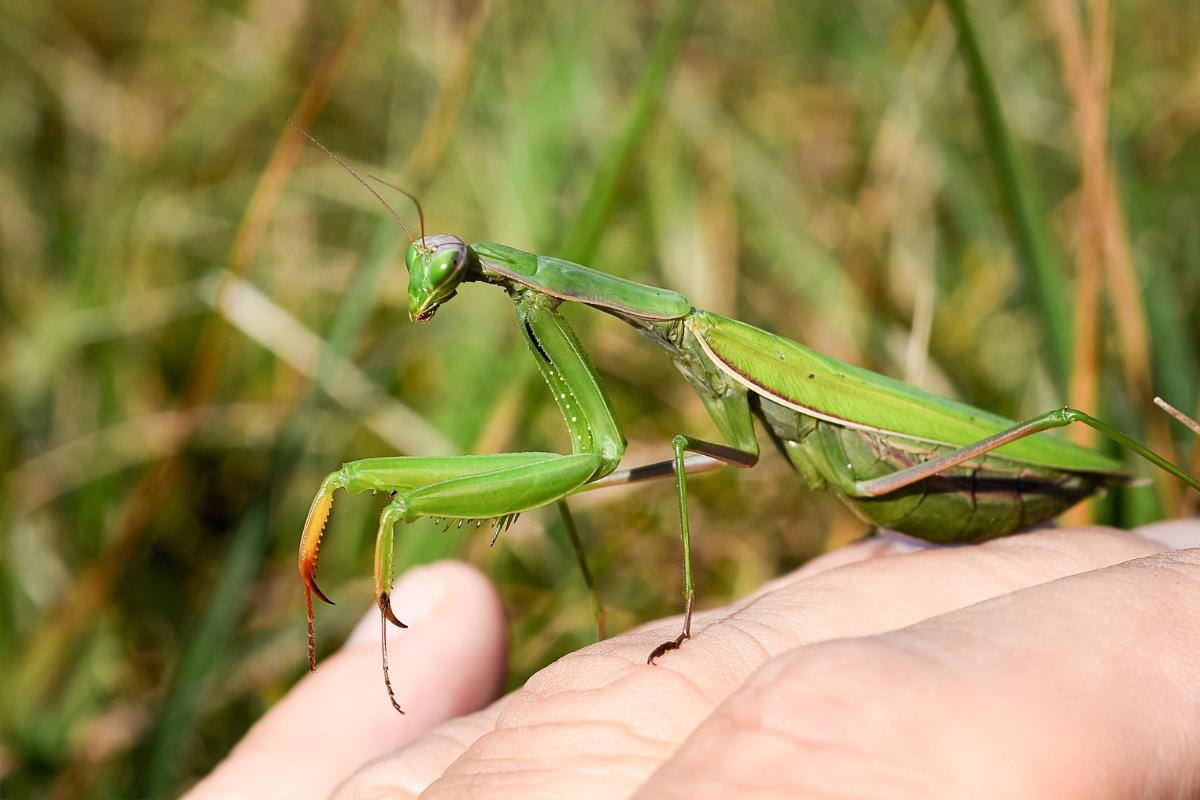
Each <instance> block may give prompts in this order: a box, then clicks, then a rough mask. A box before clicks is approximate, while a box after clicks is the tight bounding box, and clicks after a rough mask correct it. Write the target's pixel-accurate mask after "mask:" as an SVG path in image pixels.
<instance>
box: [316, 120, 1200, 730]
mask: <svg viewBox="0 0 1200 800" xmlns="http://www.w3.org/2000/svg"><path fill="white" fill-rule="evenodd" d="M294 124H295V123H293V125H294ZM295 127H296V128H297V129H298V130H299V131H300V132H301V133H303V134H304V135H305V136H307V137H308V138H309V139H310V140H311V141H312V142H313V143H314V144H316V145H317V146H318V147H320V148H321V149H322V150H324V151H325V152H326V153H327V154H328V155H329V156H330V157H332V158H333V159H334V160H335V161H337V162H338V163H339V164H340V165H341V166H342V167H344V168H345V169H346V170H347V171H348V172H349V173H350V174H351V175H352V176H354V178H355V179H356V180H358V182H359V183H361V184H362V185H363V186H365V187H366V188H367V189H368V191H370V192H371V193H372V194H373V195H374V196H375V197H376V199H378V200H379V201H380V202H381V203H383V205H384V207H386V208H387V210H388V211H389V212H390V213H391V214H392V216H393V217H395V219H396V220H397V222H399V223H400V225H401V226H402V227H403V228H404V230H405V232H406V233H407V234H408V237H409V241H410V246H409V247H408V250H407V252H406V253H405V264H406V266H407V268H408V274H409V283H408V316H409V318H410V319H412V320H414V321H416V322H428V321H429V320H431V319H433V317H434V315H435V314H436V313H437V310H438V309H439V308H440V307H441V306H442V305H443V304H444V303H447V302H449V301H450V300H451V299H452V298H453V297H454V296H455V294H456V293H457V292H458V289H459V287H460V286H462V285H463V284H466V283H483V284H486V285H490V286H495V287H498V288H500V289H502V290H504V291H505V292H506V293H507V294H508V296H509V297H510V298H511V300H512V302H513V305H514V306H515V308H516V317H517V325H518V328H519V330H520V332H521V334H522V336H523V337H524V339H525V342H526V344H527V345H528V348H529V352H530V355H531V357H532V358H533V360H534V361H535V362H536V363H537V366H538V369H539V370H540V371H541V373H542V376H543V378H545V380H546V383H547V384H548V386H549V388H550V392H551V394H552V395H553V397H554V400H555V402H556V403H557V404H558V408H559V411H560V412H561V413H562V418H563V421H564V422H565V423H566V427H567V431H568V432H569V434H570V439H571V452H570V453H544V452H521V453H495V454H488V455H464V456H444V457H422V456H396V457H387V458H368V459H363V460H361V461H352V462H350V463H347V464H344V465H343V466H342V467H341V469H338V470H336V471H335V472H333V473H331V474H329V475H328V476H327V477H326V478H325V480H324V481H323V482H322V483H321V487H320V489H319V490H318V491H317V494H316V497H315V498H314V499H313V502H312V506H311V508H310V509H309V512H308V518H307V520H306V521H305V523H304V532H303V534H302V536H301V540H300V555H299V567H300V574H301V576H303V579H304V587H305V599H306V604H307V610H308V656H309V666H310V668H312V669H315V648H314V639H313V617H314V612H313V599H312V598H313V595H314V594H315V595H316V596H317V597H319V598H320V599H321V600H324V601H325V602H332V601H330V600H329V598H328V597H326V596H325V593H324V592H322V591H321V589H320V588H319V587H318V586H317V582H316V568H317V551H318V548H319V546H320V542H321V536H322V534H323V531H324V528H325V522H326V520H327V519H328V517H329V512H330V509H331V507H332V504H333V496H334V493H335V492H336V491H338V490H339V489H341V490H346V491H350V492H365V491H383V492H387V493H389V494H390V495H391V501H390V502H389V503H388V504H387V506H386V508H384V510H383V513H382V514H381V516H380V519H379V531H378V535H377V538H376V542H375V598H376V603H377V604H378V606H379V611H380V625H381V628H382V629H383V634H384V637H383V645H382V647H383V675H384V683H385V686H386V688H387V693H388V697H389V699H390V700H391V703H392V705H393V706H394V707H395V708H396V710H397V711H401V708H400V705H399V703H398V702H397V700H396V697H395V693H394V691H393V689H392V685H391V680H390V678H389V676H388V672H387V640H386V628H387V622H388V621H391V622H392V623H393V624H394V625H396V626H398V627H401V628H403V627H406V626H405V625H404V623H402V622H401V621H400V620H399V618H397V616H396V614H395V613H394V612H393V610H392V606H391V602H390V599H389V595H390V591H391V577H392V568H393V556H392V547H393V536H394V528H395V525H396V523H398V522H413V521H415V520H417V519H418V518H421V517H433V518H435V519H444V520H446V521H447V522H449V521H451V520H456V521H458V523H459V524H460V525H461V524H462V523H463V522H464V521H466V522H471V523H474V524H476V525H477V526H478V525H480V524H482V523H483V522H485V521H491V523H492V524H493V525H494V527H495V529H496V535H499V533H500V531H502V530H504V529H505V528H506V527H507V526H509V525H511V524H512V521H513V520H514V519H515V518H516V516H517V515H519V514H521V513H522V512H525V511H529V510H532V509H535V508H540V507H542V506H547V505H550V504H556V505H557V506H558V509H559V511H560V513H561V514H562V515H563V517H564V522H565V523H566V525H567V529H568V531H569V532H571V533H572V534H573V533H574V524H573V521H572V520H571V518H570V513H569V510H568V509H567V505H566V502H565V501H566V499H567V498H568V497H570V496H572V495H574V494H578V493H579V492H583V491H588V490H591V489H598V488H602V487H606V486H614V485H618V484H626V483H634V482H638V481H645V480H652V479H656V478H673V479H674V480H675V484H676V488H677V491H678V500H679V528H680V538H681V540H682V545H683V597H684V618H683V626H682V630H681V631H680V632H679V635H678V636H676V637H675V638H674V639H672V640H670V641H667V642H664V643H662V644H661V645H659V646H658V647H656V648H655V649H654V650H653V651H652V652H651V653H650V655H649V657H648V659H647V661H648V662H650V663H653V662H654V661H655V659H657V658H659V657H660V656H662V655H663V654H664V653H667V652H668V651H670V650H673V649H676V648H678V647H679V646H680V645H681V644H682V643H683V642H684V641H685V640H686V639H688V638H690V636H691V620H692V605H693V601H694V598H695V587H694V585H693V582H692V556H691V531H690V528H689V524H688V503H687V486H688V483H687V478H688V476H690V475H695V474H698V473H702V472H708V471H711V470H714V469H719V468H721V467H724V466H731V467H737V468H740V469H746V468H749V467H753V466H754V465H755V463H757V461H758V458H759V445H758V439H757V437H756V435H755V428H754V418H755V417H757V418H758V420H759V422H760V423H761V424H762V426H763V428H764V429H765V430H766V432H767V435H768V436H769V438H770V439H771V441H772V442H773V443H774V445H775V446H776V448H777V449H778V450H779V451H780V452H781V453H782V455H783V456H784V457H785V458H786V459H787V460H788V461H789V462H790V463H791V464H792V466H793V467H794V468H795V470H796V472H797V473H799V475H800V477H801V478H802V480H803V481H804V483H805V484H806V485H807V486H808V487H809V488H810V489H812V490H813V491H831V492H833V493H835V494H836V495H837V496H838V497H839V498H841V499H842V500H843V501H844V502H845V503H846V504H847V505H848V506H849V507H850V509H851V510H852V511H853V512H854V513H855V514H857V515H858V516H859V517H860V518H861V519H863V520H864V521H865V522H868V523H870V524H873V525H876V526H879V527H883V528H888V529H890V530H894V531H898V532H901V533H905V534H908V535H910V536H915V537H918V538H920V539H925V540H928V541H931V542H978V541H983V540H985V539H990V538H994V537H997V536H1004V535H1006V534H1010V533H1014V532H1016V531H1020V530H1023V529H1026V528H1029V527H1032V526H1035V525H1038V524H1040V523H1042V522H1045V521H1047V520H1049V519H1052V518H1053V517H1055V516H1057V515H1058V514H1060V513H1062V512H1063V511H1065V510H1066V509H1067V508H1070V507H1071V506H1073V505H1074V504H1076V503H1077V502H1079V501H1080V500H1083V499H1084V498H1086V497H1088V496H1090V495H1092V494H1094V493H1096V492H1097V491H1098V490H1100V489H1102V488H1104V487H1105V486H1108V485H1114V484H1118V483H1121V482H1123V481H1125V480H1127V479H1128V475H1127V474H1126V473H1125V472H1124V471H1123V470H1122V466H1121V463H1120V462H1118V461H1116V460H1114V459H1112V458H1110V457H1109V456H1107V455H1105V454H1103V453H1101V452H1099V451H1096V450H1091V449H1087V448H1084V447H1080V446H1077V445H1074V444H1071V443H1069V442H1067V441H1065V440H1062V439H1058V438H1052V437H1046V436H1040V435H1037V434H1040V433H1042V432H1043V431H1047V430H1049V429H1051V428H1061V427H1065V426H1067V425H1070V424H1072V423H1075V422H1079V423H1083V424H1084V425H1088V426H1090V427H1092V428H1094V429H1095V430H1097V431H1099V432H1100V433H1101V434H1103V435H1104V436H1107V437H1109V438H1110V439H1112V440H1114V441H1116V442H1118V443H1119V444H1121V445H1123V446H1125V447H1127V448H1128V449H1130V450H1132V451H1133V452H1135V453H1137V454H1138V455H1140V456H1142V457H1143V458H1145V459H1147V460H1148V461H1150V462H1151V463H1153V464H1155V465H1156V466H1158V467H1160V468H1161V469H1163V470H1165V471H1167V472H1168V473H1170V474H1171V475H1173V476H1175V477H1176V478H1178V479H1179V480H1181V481H1183V482H1184V483H1186V484H1187V485H1188V486H1191V487H1192V488H1193V489H1197V490H1200V481H1197V480H1196V478H1194V477H1192V476H1190V475H1188V474H1186V473H1185V472H1183V471H1182V470H1181V469H1179V468H1178V467H1176V466H1175V465H1173V464H1171V463H1170V462H1169V461H1167V460H1166V459H1164V458H1162V457H1161V456H1159V455H1158V454H1157V453H1155V452H1153V451H1151V450H1150V449H1148V448H1147V447H1145V446H1144V445H1142V444H1141V443H1139V442H1137V441H1135V440H1133V439H1131V438H1129V437H1128V436H1126V435H1125V434H1123V433H1121V432H1120V431H1118V430H1115V429H1114V428H1112V427H1111V426H1109V425H1107V424H1106V423H1104V422H1102V421H1101V420H1098V419H1096V418H1094V417H1092V416H1090V415H1088V414H1086V413H1084V412H1082V411H1079V410H1077V409H1074V408H1069V407H1065V408H1058V409H1055V410H1053V411H1048V412H1046V413H1044V414H1040V415H1038V416H1036V417H1033V418H1032V419H1029V420H1026V421H1024V422H1021V423H1016V422H1013V421H1011V420H1008V419H1004V418H1003V417H999V416H996V415H994V414H991V413H988V412H986V411H982V410H980V409H978V408H974V407H972V406H969V405H967V404H965V403H960V402H957V401H954V400H950V399H947V398H944V397H940V396H937V395H934V394H931V393H929V392H926V391H924V390H922V389H918V388H916V387H914V386H911V385H908V384H906V383H903V382H901V381H898V380H895V379H893V378H889V377H886V376H883V375H879V374H877V373H874V372H870V371H868V370H865V369H861V368H859V367H855V366H853V365H850V364H846V363H843V362H841V361H838V360H836V359H833V358H830V357H829V356H825V355H822V354H820V353H818V352H815V351H813V350H811V349H809V348H807V347H804V346H803V345H800V344H797V343H796V342H792V341H789V340H788V339H785V338H782V337H780V336H776V335H774V334H771V333H768V332H767V331H764V330H761V329H759V328H755V327H753V326H751V325H748V324H746V323H744V322H739V321H737V320H734V319H729V318H727V317H723V316H720V315H718V314H714V313H712V312H709V311H704V310H702V309H698V308H694V307H693V306H692V304H691V303H690V302H689V301H688V299H687V298H686V297H684V296H683V295H681V294H678V293H676V292H673V291H669V290H667V289H659V288H656V287H653V286H647V285H644V284H640V283H635V282H633V281H629V280H625V279H623V278H618V277H615V276H612V275H608V274H605V273H603V272H599V271H597V270H593V269H589V268H587V267H584V266H581V265H579V264H574V263H571V262H568V261H563V260H560V259H557V258H551V257H549V256H542V255H535V254H533V253H528V252H525V251H522V250H517V249H515V248H512V247H507V246H505V245H501V244H494V243H486V242H484V243H476V244H467V243H466V242H464V241H463V240H462V239H460V238H459V237H457V236H452V235H449V234H437V235H431V236H426V235H424V221H423V214H422V227H421V236H420V237H419V238H414V237H413V235H412V233H411V232H410V231H409V229H408V226H407V225H405V224H404V222H403V220H402V219H401V218H400V217H399V215H397V214H396V212H395V211H393V210H392V208H391V207H390V206H388V204H387V202H386V201H384V200H383V198H382V197H380V196H379V194H378V193H377V192H376V191H375V190H374V189H373V188H371V187H370V185H369V184H367V183H366V181H365V180H363V179H362V178H361V177H360V176H359V175H358V174H357V173H356V172H355V171H354V170H353V169H351V168H350V167H349V166H348V165H347V164H346V163H345V162H344V161H343V160H342V159H340V158H338V157H337V156H336V155H334V154H333V153H332V152H330V151H329V150H328V149H327V148H325V147H324V145H322V144H321V143H320V142H318V141H317V140H316V139H314V138H313V137H312V136H311V135H310V134H309V133H308V132H307V131H305V130H303V129H302V128H300V127H299V126H295ZM401 191H402V190H401ZM410 197H411V195H410ZM413 199H414V202H415V198H413ZM419 208H420V206H419V204H418V210H419ZM563 303H582V304H584V305H587V306H590V307H592V308H595V309H598V310H600V311H603V312H605V313H608V314H611V315H613V316H615V317H617V318H618V319H620V320H622V321H624V322H626V323H628V324H629V325H630V326H632V327H633V328H635V329H636V330H637V331H639V332H640V333H642V334H644V335H645V337H646V338H648V339H649V340H650V341H652V342H654V343H655V344H656V345H658V346H659V347H661V348H662V349H663V350H664V351H665V352H666V354H667V355H668V357H669V358H670V359H671V360H672V361H673V362H674V364H675V366H676V367H678V369H679V371H680V372H681V373H682V374H683V377H684V378H685V379H686V380H687V381H688V383H690V384H691V386H692V388H693V389H694V390H695V391H696V393H697V394H698V395H699V397H700V399H701V400H702V401H703V403H704V406H705V408H706V409H707V411H708V414H709V416H710V417H711V418H712V421H713V423H714V424H715V426H716V428H717V430H718V431H719V432H720V434H721V437H722V438H723V439H724V443H716V442H709V441H705V440H703V439H700V438H697V437H695V436H690V435H687V434H680V435H678V436H676V437H674V439H673V440H672V441H671V448H672V450H673V456H672V457H671V458H669V459H666V460H663V461H660V462H657V463H653V464H647V465H642V466H636V467H632V468H629V467H623V465H622V457H623V455H624V453H625V445H626V442H625V437H624V436H623V435H622V432H621V427H620V424H619V423H618V422H617V419H616V416H615V414H614V413H613V408H612V404H611V403H610V401H609V398H608V395H607V394H606V393H605V391H604V386H603V384H602V383H601V381H600V377H599V375H598V374H597V373H596V369H595V367H594V366H593V365H592V362H591V360H590V359H589V358H588V356H587V353H586V352H585V351H584V349H583V346H582V345H581V344H580V342H579V340H578V339H577V338H576V336H575V333H574V332H573V331H572V329H571V327H570V326H569V325H568V324H567V321H566V320H565V319H564V318H563V316H562V315H561V314H560V313H559V311H558V307H559V306H560V305H562V304H563ZM571 539H572V543H573V544H574V545H575V548H576V555H577V557H578V560H579V562H580V565H581V567H582V569H583V572H584V577H585V579H586V580H587V582H588V584H589V587H590V586H591V579H590V575H589V573H588V570H587V562H586V560H585V558H584V555H583V552H582V548H581V546H580V545H579V541H578V537H577V536H575V535H572V536H571ZM593 599H594V598H593ZM597 622H598V623H600V624H601V625H602V617H601V612H600V610H599V605H598V603H597ZM401 713H403V711H401Z"/></svg>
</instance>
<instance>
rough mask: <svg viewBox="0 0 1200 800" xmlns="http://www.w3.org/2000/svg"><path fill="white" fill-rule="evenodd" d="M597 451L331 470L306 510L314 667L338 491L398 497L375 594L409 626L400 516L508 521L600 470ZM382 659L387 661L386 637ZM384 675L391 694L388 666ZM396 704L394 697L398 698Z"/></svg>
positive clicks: (404, 461)
mask: <svg viewBox="0 0 1200 800" xmlns="http://www.w3.org/2000/svg"><path fill="white" fill-rule="evenodd" d="M599 464H600V457H599V456H597V455H595V454H592V453H574V454H571V455H558V454H555V453H500V454H495V455H477V456H443V457H434V458H425V457H419V456H411V457H410V456H397V457H394V458H372V459H365V460H363V461H354V462H351V463H349V464H346V465H345V466H343V467H342V468H341V469H340V470H338V471H337V472H335V473H333V474H331V475H330V476H328V477H327V478H326V479H325V481H324V482H323V483H322V484H321V489H320V491H318V493H317V496H316V498H315V499H314V500H313V504H312V508H311V510H310V511H309V516H308V521H307V522H306V523H305V526H304V535H303V536H302V537H301V541H300V556H299V567H300V574H301V575H303V576H304V584H305V600H306V603H307V608H308V636H309V640H308V642H309V644H308V651H309V668H310V669H312V668H315V665H316V647H315V643H314V635H313V618H314V612H313V603H312V595H313V594H315V595H316V596H317V597H319V598H321V599H322V600H324V601H325V602H327V603H331V602H332V601H331V600H329V598H328V597H326V595H325V593H324V592H322V591H321V589H320V588H319V587H318V586H317V582H316V570H317V555H318V551H319V549H320V543H321V535H322V531H323V529H324V527H325V522H326V520H327V518H328V516H329V511H330V508H331V507H332V504H333V494H334V492H335V491H337V490H338V489H346V490H347V491H351V492H364V491H385V492H390V493H392V494H393V495H394V496H393V498H392V500H391V502H390V503H388V505H387V507H386V508H384V510H383V513H382V514H381V515H380V518H379V532H378V535H377V537H376V541H375V600H376V603H377V604H378V606H379V611H380V615H381V617H382V618H383V619H386V620H391V622H392V623H393V624H395V625H397V626H399V627H401V628H403V627H405V625H404V623H403V622H401V621H400V620H399V619H398V618H397V616H396V614H395V613H394V612H393V611H392V606H391V580H392V567H393V565H392V553H393V535H394V528H395V525H396V523H397V522H402V521H403V522H412V521H414V520H416V519H418V518H420V517H445V518H447V519H470V520H477V521H482V520H485V519H506V518H511V517H512V516H513V515H515V514H519V513H521V512H523V511H528V510H530V509H533V508H539V507H541V506H544V505H546V504H548V503H552V502H554V501H555V500H559V499H561V498H563V497H565V496H566V495H568V494H570V493H572V492H573V491H575V490H576V489H578V488H579V487H580V486H582V485H583V484H584V483H585V482H586V481H587V480H588V479H589V478H590V477H591V476H592V475H593V474H594V473H595V471H596V469H597V468H598V466H599ZM382 646H383V648H384V649H383V657H384V660H385V661H386V659H387V643H386V639H385V640H384V642H383V644H382ZM384 681H385V683H386V684H387V688H388V695H389V697H391V696H392V690H391V683H390V681H389V680H388V676H387V670H386V668H385V670H384ZM393 704H394V705H397V708H399V706H398V704H396V703H395V699H394V698H393Z"/></svg>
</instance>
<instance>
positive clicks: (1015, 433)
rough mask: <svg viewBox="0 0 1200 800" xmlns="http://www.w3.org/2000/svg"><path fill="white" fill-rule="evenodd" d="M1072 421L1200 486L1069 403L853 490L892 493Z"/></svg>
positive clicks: (879, 494)
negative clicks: (1071, 406)
mask: <svg viewBox="0 0 1200 800" xmlns="http://www.w3.org/2000/svg"><path fill="white" fill-rule="evenodd" d="M1072 422H1082V423H1083V424H1084V425H1087V426H1089V427H1091V428H1094V429H1095V430H1097V431H1099V432H1100V433H1102V434H1104V435H1105V436H1107V437H1108V438H1109V439H1112V440H1113V441H1114V442H1117V443H1118V444H1121V445H1124V446H1125V447H1128V448H1129V449H1130V450H1132V451H1133V452H1135V453H1137V454H1138V455H1139V456H1141V457H1142V458H1144V459H1146V460H1147V461H1149V462H1150V463H1152V464H1154V465H1155V466H1157V467H1159V468H1160V469H1163V470H1165V471H1166V472H1168V473H1170V474H1171V475H1174V476H1175V477H1176V478H1178V479H1179V480H1181V481H1183V482H1184V483H1186V484H1187V485H1188V486H1191V487H1192V488H1193V489H1197V490H1200V481H1197V480H1196V479H1195V478H1193V477H1192V476H1190V475H1188V474H1187V473H1186V472H1184V471H1183V470H1181V469H1179V468H1178V467H1176V466H1175V465H1174V464H1172V463H1171V462H1170V461H1167V460H1166V459H1165V458H1163V457H1162V456H1160V455H1159V454H1158V453H1155V452H1154V451H1153V450H1151V449H1149V448H1148V447H1146V446H1145V445H1143V444H1142V443H1141V442H1138V441H1137V440H1135V439H1131V438H1130V437H1128V436H1126V435H1125V434H1123V433H1121V432H1120V431H1119V430H1117V429H1116V428H1113V427H1112V426H1111V425H1108V424H1107V423H1105V422H1102V421H1101V420H1098V419H1096V418H1095V417H1093V416H1090V415H1088V414H1085V413H1084V412H1082V411H1079V410H1078V409H1074V408H1070V407H1066V408H1056V409H1055V410H1053V411H1047V412H1046V413H1045V414H1041V415H1039V416H1036V417H1034V418H1033V419H1030V420H1027V421H1025V422H1022V423H1020V424H1019V425H1014V426H1013V427H1011V428H1009V429H1008V430H1006V431H1001V432H1000V433H997V434H996V435H994V436H989V437H987V438H986V439H981V440H979V441H978V442H975V443H974V444H969V445H967V446H966V447H961V448H959V449H957V450H953V451H951V452H949V453H946V454H945V455H943V456H939V457H937V458H933V459H930V460H929V461H923V462H921V463H920V464H914V465H913V466H911V467H908V468H906V469H902V470H899V471H897V472H893V473H890V474H888V475H884V476H882V477H880V478H872V479H871V480H866V481H856V482H855V483H854V491H853V492H852V493H851V496H853V497H882V496H883V495H886V494H890V493H892V492H895V491H897V490H899V489H903V488H904V487H905V486H910V485H912V484H914V483H916V482H917V481H921V480H924V479H925V478H929V477H932V476H934V475H937V474H939V473H941V472H944V471H946V470H947V469H950V468H951V467H955V466H958V465H959V464H962V463H963V462H964V461H970V460H971V459H972V458H978V457H980V456H983V455H987V454H988V453H990V452H992V451H993V450H996V449H997V448H1000V447H1003V446H1004V445H1006V444H1010V443H1012V442H1015V441H1017V440H1019V439H1024V438H1025V437H1026V436H1032V435H1033V434H1035V433H1040V432H1042V431H1047V430H1050V429H1052V428H1062V427H1066V426H1067V425H1070V424H1071V423H1072Z"/></svg>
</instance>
